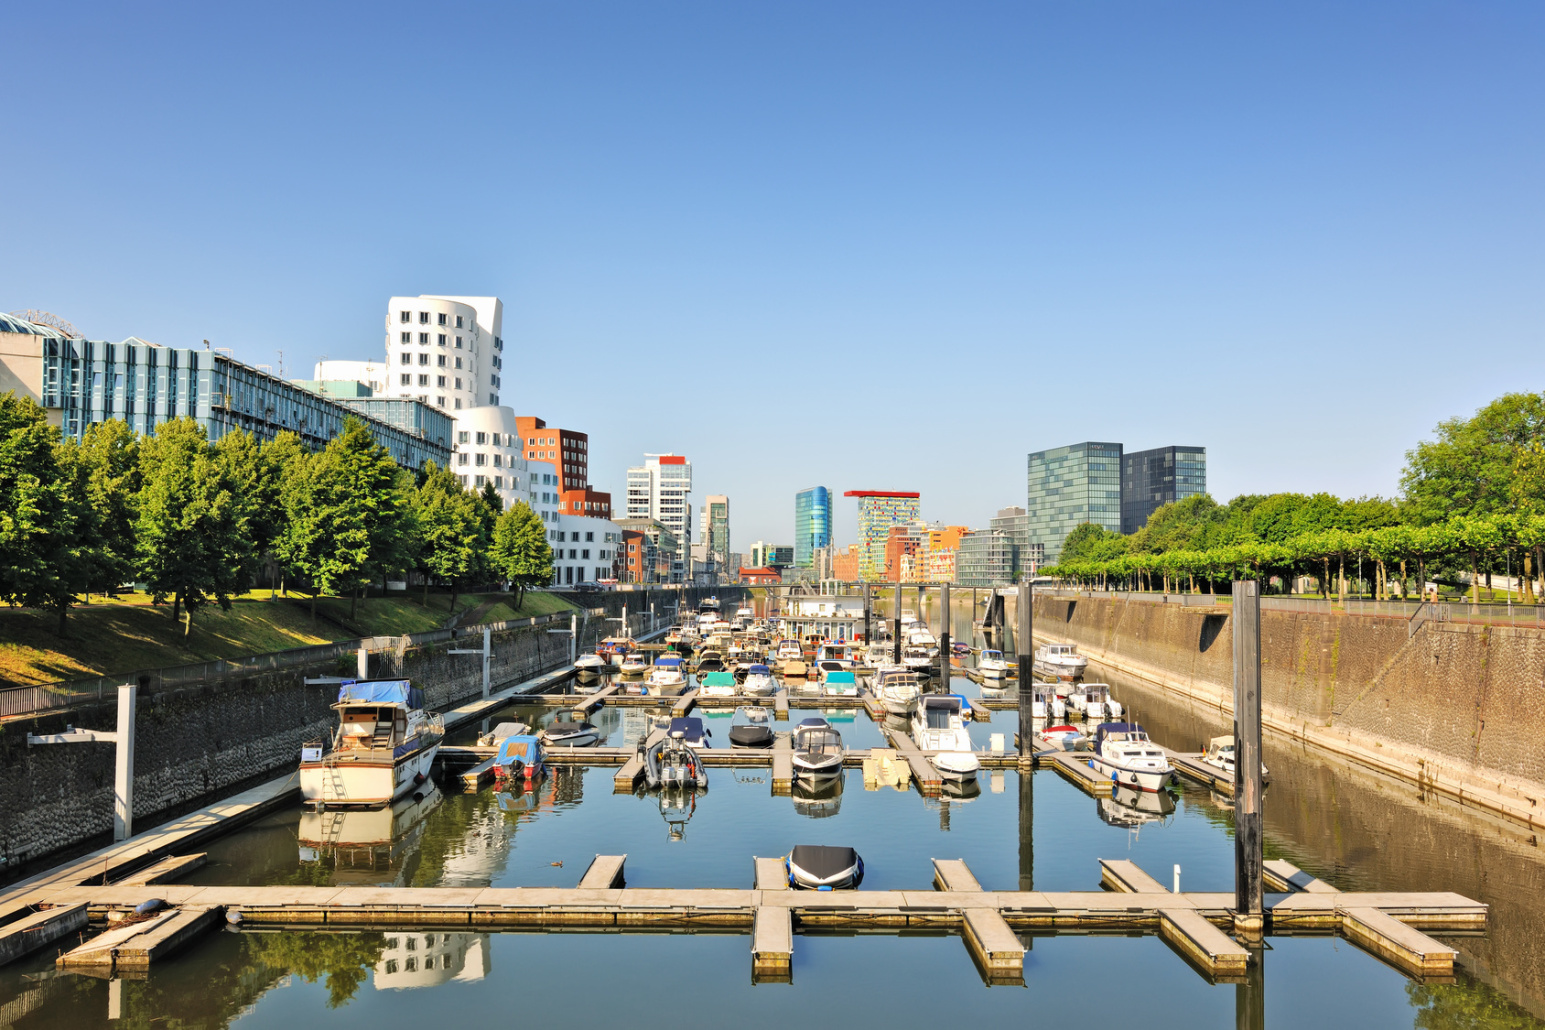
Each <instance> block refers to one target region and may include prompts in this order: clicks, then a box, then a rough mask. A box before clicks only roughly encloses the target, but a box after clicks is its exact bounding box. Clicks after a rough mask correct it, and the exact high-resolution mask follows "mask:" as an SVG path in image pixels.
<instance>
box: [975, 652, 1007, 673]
mask: <svg viewBox="0 0 1545 1030" xmlns="http://www.w3.org/2000/svg"><path fill="white" fill-rule="evenodd" d="M976 671H977V672H979V673H981V674H982V677H983V678H984V679H990V680H1001V679H1003V678H1004V677H1005V676H1007V675H1008V674H1009V663H1008V661H1007V660H1006V659H1005V658H1004V657H1003V652H1002V651H993V650H984V651H983V652H982V654H981V656H980V657H979V658H977V660H976Z"/></svg>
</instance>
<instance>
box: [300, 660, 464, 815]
mask: <svg viewBox="0 0 1545 1030" xmlns="http://www.w3.org/2000/svg"><path fill="white" fill-rule="evenodd" d="M332 707H333V709H334V710H335V711H336V712H337V713H338V728H337V729H336V730H334V732H333V736H332V739H331V740H328V741H308V742H307V743H306V744H305V745H303V746H302V747H301V753H300V793H301V798H302V800H304V801H305V802H306V803H307V804H310V805H327V806H332V805H337V806H375V805H389V804H391V803H392V802H393V801H395V800H397V799H398V798H400V797H402V796H404V795H405V794H408V793H410V792H412V791H413V790H415V789H416V788H418V787H420V786H422V785H423V784H424V783H425V782H426V781H427V780H428V779H429V770H430V767H431V766H432V765H434V760H435V756H436V755H437V754H439V752H440V742H441V741H442V740H443V739H444V738H445V723H444V721H443V720H442V719H441V718H440V716H439V715H438V714H437V713H435V712H430V711H427V710H425V708H424V692H423V691H422V690H421V689H419V688H418V687H415V686H413V685H412V683H410V682H409V681H408V680H345V681H343V682H342V683H341V684H339V687H338V700H337V702H336V703H335V704H334V705H333V706H332Z"/></svg>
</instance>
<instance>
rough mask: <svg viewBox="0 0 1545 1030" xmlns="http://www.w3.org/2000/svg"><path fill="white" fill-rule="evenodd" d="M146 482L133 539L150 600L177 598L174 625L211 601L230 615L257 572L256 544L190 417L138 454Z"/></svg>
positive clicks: (165, 426) (163, 430)
mask: <svg viewBox="0 0 1545 1030" xmlns="http://www.w3.org/2000/svg"><path fill="white" fill-rule="evenodd" d="M140 469H141V475H142V477H143V483H142V485H141V488H140V492H139V497H138V499H137V504H136V508H137V511H136V515H135V521H134V535H135V541H136V553H137V555H138V566H139V574H140V577H141V578H142V579H143V580H144V581H145V584H146V586H148V587H149V589H150V593H151V597H152V599H153V600H154V601H155V602H156V603H157V604H160V603H161V602H162V601H165V600H166V599H167V598H168V597H170V598H171V599H172V619H173V621H176V620H178V619H180V618H181V617H182V610H183V608H184V607H186V608H187V611H188V622H187V628H186V629H185V630H184V635H187V634H188V633H191V632H192V629H193V613H194V612H195V611H196V610H197V609H199V608H201V607H202V606H203V605H205V604H206V603H208V602H209V601H210V600H214V601H216V602H218V603H219V605H220V607H221V608H224V609H227V610H229V608H230V607H231V594H233V593H236V592H238V591H239V590H240V589H242V587H243V576H244V575H245V573H246V572H247V571H248V570H250V568H251V566H252V541H251V540H250V539H249V538H248V536H247V535H246V530H245V529H244V528H243V523H242V518H241V514H242V502H241V499H240V498H239V497H238V495H237V491H236V486H235V484H234V483H233V482H232V481H231V479H230V477H229V475H228V474H227V472H226V469H225V467H224V466H223V465H221V463H220V462H219V461H218V460H217V458H216V455H215V450H214V448H213V447H211V446H209V441H208V438H207V437H206V435H205V433H204V428H203V427H202V426H200V425H199V424H198V423H197V422H194V421H193V420H192V419H191V418H176V419H172V420H170V421H168V422H163V423H161V425H159V426H157V427H156V431H155V435H154V436H151V437H149V438H147V439H146V440H145V441H144V443H143V445H142V446H141V449H140Z"/></svg>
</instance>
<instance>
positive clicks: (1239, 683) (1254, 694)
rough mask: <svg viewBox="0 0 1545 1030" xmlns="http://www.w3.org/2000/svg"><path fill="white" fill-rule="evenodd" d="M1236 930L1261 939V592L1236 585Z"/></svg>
mask: <svg viewBox="0 0 1545 1030" xmlns="http://www.w3.org/2000/svg"><path fill="white" fill-rule="evenodd" d="M1233 629H1234V931H1235V932H1236V933H1244V934H1250V935H1257V936H1258V935H1259V934H1260V933H1261V930H1262V928H1263V926H1264V916H1263V913H1262V885H1261V876H1262V862H1263V860H1264V857H1265V856H1264V855H1263V854H1262V850H1261V847H1262V842H1261V592H1260V584H1259V583H1257V582H1256V581H1255V580H1235V582H1234V627H1233Z"/></svg>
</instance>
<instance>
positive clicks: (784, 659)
mask: <svg viewBox="0 0 1545 1030" xmlns="http://www.w3.org/2000/svg"><path fill="white" fill-rule="evenodd" d="M804 657H805V652H804V651H803V650H802V649H801V648H800V646H799V641H797V640H780V641H778V651H777V661H778V666H779V668H780V669H785V666H786V665H787V663H788V662H802V661H803V660H804ZM785 671H786V669H785Z"/></svg>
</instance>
